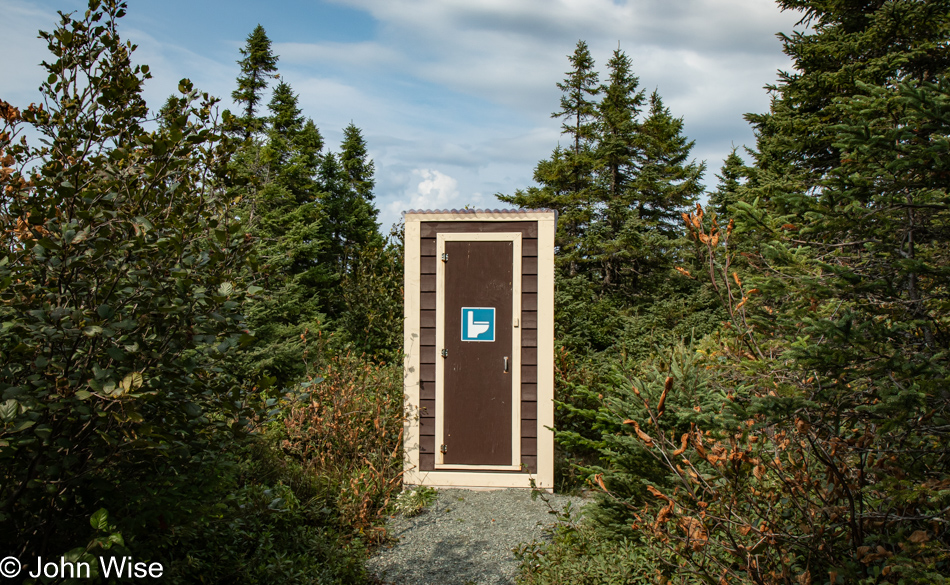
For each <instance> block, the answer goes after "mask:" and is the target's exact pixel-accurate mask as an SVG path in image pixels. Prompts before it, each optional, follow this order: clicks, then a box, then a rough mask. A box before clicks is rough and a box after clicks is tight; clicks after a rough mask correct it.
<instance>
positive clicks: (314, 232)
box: [242, 81, 329, 388]
mask: <svg viewBox="0 0 950 585" xmlns="http://www.w3.org/2000/svg"><path fill="white" fill-rule="evenodd" d="M267 109H268V111H269V113H270V116H268V117H266V118H265V119H264V120H265V122H266V124H267V125H266V127H265V130H266V135H265V141H264V143H263V145H261V146H260V147H258V146H257V145H255V144H252V143H249V142H245V145H244V148H245V149H251V148H253V149H259V151H260V155H259V156H260V160H261V162H262V164H263V168H264V169H265V170H264V171H263V175H265V177H266V180H265V181H264V182H263V183H262V184H261V186H260V190H259V191H257V192H255V193H253V194H251V196H250V201H249V205H252V206H253V209H254V216H253V220H252V221H251V222H250V224H251V225H250V232H251V234H252V235H253V236H254V238H255V241H256V254H257V257H258V265H259V266H258V270H257V271H256V272H255V273H254V274H252V275H251V278H252V280H253V282H254V284H255V285H256V286H259V287H261V288H262V289H263V290H262V291H261V292H260V293H259V294H258V295H257V297H256V298H255V299H254V301H253V302H252V303H250V304H249V306H248V308H247V321H248V325H249V327H250V328H251V329H252V330H253V331H254V334H255V337H256V339H257V342H256V343H255V345H254V347H252V348H251V349H250V350H249V351H248V352H247V354H246V356H245V358H244V362H243V363H244V365H243V366H242V367H243V368H246V370H247V371H246V372H245V373H246V375H248V376H254V377H257V378H260V377H262V376H267V377H271V378H273V379H274V381H275V383H276V384H277V386H278V387H279V388H283V387H286V386H287V385H289V384H292V383H293V382H295V381H297V380H299V378H300V377H301V376H302V375H303V370H304V364H303V362H302V360H301V359H300V352H301V351H302V350H301V338H300V336H301V334H303V333H304V332H305V331H307V330H310V331H317V330H319V327H320V325H319V324H320V322H321V321H322V320H323V312H322V311H323V308H324V307H323V303H322V296H323V295H322V294H321V293H322V292H324V291H326V290H327V288H328V285H327V283H328V281H329V276H328V272H329V271H328V269H327V267H326V266H324V265H323V264H322V263H321V252H322V249H323V245H324V242H323V241H322V225H323V222H322V212H321V209H320V205H319V201H318V199H319V191H320V190H319V186H318V184H317V182H316V176H317V174H318V170H319V164H320V160H321V156H320V151H321V149H322V148H323V138H322V137H321V136H320V132H319V131H318V130H317V128H316V126H315V125H314V124H313V121H312V120H309V119H307V118H305V117H304V115H303V113H302V111H301V110H300V107H299V105H298V97H297V95H296V94H294V92H293V89H292V88H291V87H290V85H289V84H288V83H286V82H283V81H281V82H280V83H278V84H277V86H276V87H275V88H274V92H273V95H272V97H271V101H270V103H269V104H268V106H267Z"/></svg>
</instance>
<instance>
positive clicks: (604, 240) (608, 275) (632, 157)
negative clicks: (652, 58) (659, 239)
mask: <svg viewBox="0 0 950 585" xmlns="http://www.w3.org/2000/svg"><path fill="white" fill-rule="evenodd" d="M607 68H608V70H609V83H608V84H607V85H605V86H603V87H602V88H601V91H602V93H603V95H604V97H603V99H602V100H601V102H600V103H599V104H598V106H597V115H598V120H597V121H598V126H599V131H598V137H599V141H598V143H597V146H596V151H595V154H596V160H597V175H598V195H599V199H600V201H599V205H597V210H596V213H597V216H596V218H595V220H594V229H592V230H590V231H589V234H588V239H589V240H590V241H589V242H588V243H587V244H586V245H585V246H584V247H585V248H586V249H588V250H590V251H591V256H592V259H594V260H595V261H596V263H597V264H598V266H599V270H600V272H601V274H600V279H601V282H602V286H603V288H604V289H609V288H611V287H613V286H615V285H617V284H618V283H619V281H620V273H621V271H622V270H624V267H628V268H629V267H630V264H631V261H632V259H633V257H634V256H635V255H636V254H637V249H638V248H639V247H640V245H639V244H640V241H639V238H638V236H637V233H636V232H637V231H638V226H639V223H640V222H639V217H638V216H637V214H636V208H635V206H633V205H631V202H632V201H631V189H630V187H631V182H632V181H633V180H634V177H635V176H636V174H637V173H638V172H639V167H640V164H641V163H642V160H641V159H642V149H641V146H640V140H639V132H640V124H639V121H638V119H637V118H638V116H639V114H640V107H641V106H642V105H643V102H644V92H643V91H642V90H640V89H638V88H639V80H638V79H637V77H635V76H634V75H633V72H632V69H631V61H630V58H629V57H628V56H627V55H626V54H624V53H623V52H622V51H621V50H620V49H617V50H615V51H614V53H613V56H612V57H611V59H610V61H608V63H607Z"/></svg>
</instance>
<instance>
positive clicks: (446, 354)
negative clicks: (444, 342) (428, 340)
mask: <svg viewBox="0 0 950 585" xmlns="http://www.w3.org/2000/svg"><path fill="white" fill-rule="evenodd" d="M442 357H444V358H447V357H449V350H447V349H443V350H442Z"/></svg>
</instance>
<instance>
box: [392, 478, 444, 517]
mask: <svg viewBox="0 0 950 585" xmlns="http://www.w3.org/2000/svg"><path fill="white" fill-rule="evenodd" d="M438 497H439V492H437V491H436V490H435V488H430V487H428V486H424V485H418V486H416V487H414V488H412V489H408V490H405V491H403V492H402V493H400V494H399V495H398V496H396V501H395V502H394V503H393V509H394V510H395V511H396V513H397V514H402V515H403V516H405V517H406V518H412V517H413V516H418V515H419V514H421V513H422V512H423V510H425V509H426V508H428V507H429V505H431V504H432V503H433V502H435V500H436V499H437V498H438Z"/></svg>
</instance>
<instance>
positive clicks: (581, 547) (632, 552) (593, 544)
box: [514, 517, 664, 585]
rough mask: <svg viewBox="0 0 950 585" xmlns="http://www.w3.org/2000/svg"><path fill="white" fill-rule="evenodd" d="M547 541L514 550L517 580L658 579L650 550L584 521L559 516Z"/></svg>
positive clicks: (625, 583) (601, 583)
mask: <svg viewBox="0 0 950 585" xmlns="http://www.w3.org/2000/svg"><path fill="white" fill-rule="evenodd" d="M561 520H562V523H560V524H558V525H555V527H554V528H553V529H552V531H551V539H550V541H549V542H543V541H542V542H537V541H536V542H532V543H529V544H525V545H522V546H521V547H519V548H518V549H515V551H514V552H515V556H516V557H517V558H518V560H519V561H520V563H521V566H520V571H519V575H518V577H517V580H518V583H521V584H523V585H540V584H542V583H576V584H578V585H633V584H640V583H642V584H644V585H646V584H647V583H651V584H652V583H657V582H662V579H663V577H664V574H663V572H662V571H661V570H660V569H659V567H660V564H659V563H657V562H656V560H654V559H651V558H650V557H649V554H650V551H649V550H647V549H644V548H643V547H642V546H641V544H640V543H638V542H636V541H635V540H630V539H627V538H616V539H614V538H604V535H603V533H602V532H599V531H598V530H597V529H596V528H594V527H593V526H592V525H590V524H589V523H586V522H583V521H581V522H576V523H575V522H573V521H571V519H570V517H568V518H566V519H565V518H563V517H562V518H561Z"/></svg>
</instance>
